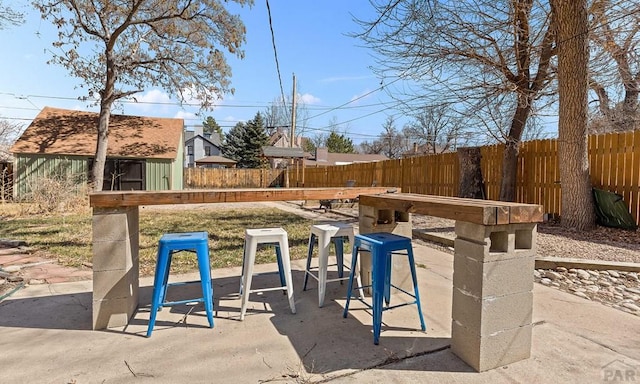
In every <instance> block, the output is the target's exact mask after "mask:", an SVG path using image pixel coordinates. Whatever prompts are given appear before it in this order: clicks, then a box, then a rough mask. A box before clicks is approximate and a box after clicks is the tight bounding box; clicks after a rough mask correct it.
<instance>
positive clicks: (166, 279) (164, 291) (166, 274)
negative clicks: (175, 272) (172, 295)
mask: <svg viewBox="0 0 640 384" xmlns="http://www.w3.org/2000/svg"><path fill="white" fill-rule="evenodd" d="M174 252H175V251H174V250H171V251H169V254H168V256H167V261H166V262H165V264H166V265H167V268H165V270H164V278H163V279H162V292H160V302H159V303H160V305H161V306H162V303H164V302H165V301H166V300H167V289H169V271H170V270H171V261H172V260H173V254H174Z"/></svg>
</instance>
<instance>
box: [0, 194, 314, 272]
mask: <svg viewBox="0 0 640 384" xmlns="http://www.w3.org/2000/svg"><path fill="white" fill-rule="evenodd" d="M5 208H7V207H5ZM3 215H5V217H3ZM0 220H2V224H1V225H0V238H8V239H16V240H25V241H26V242H27V244H28V246H29V247H31V248H33V249H34V250H35V251H36V253H37V254H39V255H40V256H43V257H47V258H53V259H56V260H57V262H58V263H60V264H61V265H65V266H72V267H80V266H81V265H82V264H83V263H90V262H91V259H92V250H91V214H90V212H78V213H71V214H66V215H59V214H58V215H51V216H14V215H9V214H7V213H6V212H3V205H1V204H0ZM311 224H312V221H311V220H309V219H305V218H302V217H300V216H297V215H295V214H292V213H288V212H284V211H280V210H278V209H275V208H248V209H226V210H224V209H223V210H221V209H211V210H191V211H190V210H186V209H183V210H148V211H146V210H145V211H143V210H141V212H140V239H139V243H140V251H139V252H140V253H139V256H140V273H141V274H142V275H152V274H153V271H154V269H155V261H156V252H157V245H158V240H159V239H160V237H161V236H162V235H163V234H164V233H168V232H191V231H207V232H208V233H209V250H210V254H211V266H212V267H213V268H224V267H231V266H239V265H242V247H243V243H244V230H245V229H246V228H267V227H282V228H284V229H285V230H286V231H287V233H288V236H289V249H290V255H291V258H292V259H303V258H305V257H306V254H307V243H308V238H309V228H310V226H311ZM256 262H257V263H268V262H275V252H274V251H273V248H266V249H260V250H259V252H258V254H257V255H256ZM195 270H197V261H196V258H195V257H193V255H192V254H189V253H186V252H181V253H177V254H175V255H174V256H173V260H172V271H173V272H176V273H184V272H189V271H195Z"/></svg>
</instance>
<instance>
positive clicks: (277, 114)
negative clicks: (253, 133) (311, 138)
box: [264, 97, 309, 143]
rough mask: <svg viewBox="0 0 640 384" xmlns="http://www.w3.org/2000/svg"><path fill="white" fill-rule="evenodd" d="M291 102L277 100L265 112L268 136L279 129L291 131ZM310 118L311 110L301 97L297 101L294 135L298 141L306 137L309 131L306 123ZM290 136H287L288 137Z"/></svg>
mask: <svg viewBox="0 0 640 384" xmlns="http://www.w3.org/2000/svg"><path fill="white" fill-rule="evenodd" d="M291 104H292V103H291V100H290V99H287V100H285V101H284V102H282V98H275V99H273V101H272V102H271V104H270V105H269V106H268V107H267V109H266V110H265V111H264V119H265V124H266V129H267V134H269V135H271V134H273V133H274V132H275V130H276V129H277V128H287V129H288V130H289V132H290V131H291ZM308 118H309V110H308V109H307V105H306V104H305V103H304V101H302V100H301V98H300V97H298V98H297V100H296V130H295V132H294V135H295V136H296V141H294V143H297V142H298V138H300V137H304V136H305V133H306V131H307V129H306V127H305V121H306V120H307V119H308ZM288 136H290V134H288V135H287V137H288Z"/></svg>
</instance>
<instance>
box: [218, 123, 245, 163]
mask: <svg viewBox="0 0 640 384" xmlns="http://www.w3.org/2000/svg"><path fill="white" fill-rule="evenodd" d="M245 130H246V128H245V124H244V123H243V122H239V123H237V124H236V125H235V126H234V127H233V128H231V129H230V130H229V132H228V133H227V134H226V135H225V136H226V137H225V139H226V140H225V142H224V145H223V146H222V154H223V155H224V157H227V158H229V159H232V160H235V161H237V162H238V164H237V166H238V167H240V161H241V160H242V154H243V152H244V132H245Z"/></svg>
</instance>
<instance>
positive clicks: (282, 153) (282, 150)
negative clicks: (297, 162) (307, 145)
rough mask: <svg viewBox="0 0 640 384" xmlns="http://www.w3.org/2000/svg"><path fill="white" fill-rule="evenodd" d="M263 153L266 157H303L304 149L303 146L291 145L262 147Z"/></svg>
mask: <svg viewBox="0 0 640 384" xmlns="http://www.w3.org/2000/svg"><path fill="white" fill-rule="evenodd" d="M262 154H263V155H264V156H265V157H275V158H303V157H305V156H304V151H303V150H302V148H295V147H293V148H291V147H270V146H267V147H262Z"/></svg>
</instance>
